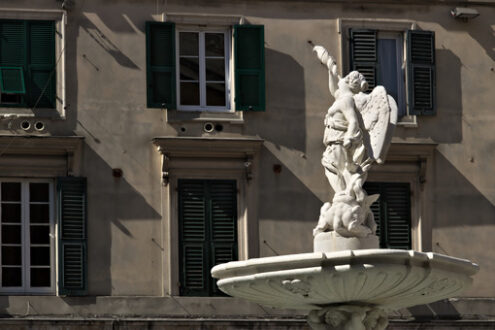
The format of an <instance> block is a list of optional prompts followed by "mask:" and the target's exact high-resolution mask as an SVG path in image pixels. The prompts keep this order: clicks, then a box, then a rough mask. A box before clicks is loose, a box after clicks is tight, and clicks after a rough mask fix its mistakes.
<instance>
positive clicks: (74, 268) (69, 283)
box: [57, 177, 88, 296]
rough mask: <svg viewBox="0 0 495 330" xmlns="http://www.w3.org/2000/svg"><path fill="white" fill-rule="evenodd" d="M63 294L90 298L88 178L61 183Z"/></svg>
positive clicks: (65, 180) (60, 245) (60, 224)
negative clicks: (88, 277) (88, 281)
mask: <svg viewBox="0 0 495 330" xmlns="http://www.w3.org/2000/svg"><path fill="white" fill-rule="evenodd" d="M57 193H58V210H59V212H58V216H59V218H58V220H59V222H58V228H59V233H58V238H59V254H58V258H59V260H58V261H59V279H58V285H59V289H58V290H59V294H60V295H67V296H83V295H86V294H87V291H88V289H87V287H88V284H87V229H86V226H87V224H86V222H87V220H86V217H87V215H86V212H87V196H86V178H76V177H61V178H58V179H57Z"/></svg>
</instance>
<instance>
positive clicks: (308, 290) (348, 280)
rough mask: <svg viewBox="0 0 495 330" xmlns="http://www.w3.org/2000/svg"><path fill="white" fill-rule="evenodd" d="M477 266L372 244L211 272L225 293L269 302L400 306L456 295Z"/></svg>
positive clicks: (238, 263)
mask: <svg viewBox="0 0 495 330" xmlns="http://www.w3.org/2000/svg"><path fill="white" fill-rule="evenodd" d="M478 268H479V267H478V265H476V264H474V263H472V262H471V261H469V260H465V259H459V258H453V257H449V256H445V255H441V254H437V253H432V252H428V253H423V252H416V251H412V250H410V251H406V250H392V249H368V250H347V251H339V252H332V253H319V252H317V253H302V254H294V255H285V256H277V257H267V258H257V259H250V260H245V261H234V262H229V263H226V264H221V265H217V266H215V267H213V269H212V270H211V273H212V276H213V277H215V278H217V279H219V280H218V282H217V284H218V287H219V288H220V289H221V290H222V291H224V292H225V293H227V294H229V295H231V296H235V297H239V298H244V299H247V300H250V301H253V302H256V303H259V304H262V305H266V306H272V307H279V308H280V307H282V308H296V309H309V310H311V309H319V308H321V307H322V306H328V305H333V304H360V305H367V306H380V307H381V308H387V309H389V308H390V309H396V308H402V307H409V306H414V305H418V304H425V303H431V302H434V301H437V300H440V299H445V298H448V297H452V296H456V295H458V294H459V293H460V292H462V290H464V289H465V288H466V287H468V286H470V285H471V282H472V278H471V275H474V274H475V273H476V272H477V271H478Z"/></svg>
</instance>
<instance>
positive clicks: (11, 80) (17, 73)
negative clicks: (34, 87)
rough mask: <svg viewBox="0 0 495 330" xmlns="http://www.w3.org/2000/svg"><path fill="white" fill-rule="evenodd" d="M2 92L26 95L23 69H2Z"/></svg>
mask: <svg viewBox="0 0 495 330" xmlns="http://www.w3.org/2000/svg"><path fill="white" fill-rule="evenodd" d="M0 90H1V92H2V93H7V94H25V93H26V87H25V85H24V73H23V69H22V67H5V66H3V67H0Z"/></svg>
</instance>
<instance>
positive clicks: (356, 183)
mask: <svg viewBox="0 0 495 330" xmlns="http://www.w3.org/2000/svg"><path fill="white" fill-rule="evenodd" d="M313 50H314V51H315V52H316V54H317V57H318V59H319V60H320V61H321V62H322V63H323V64H324V65H326V66H327V68H328V75H329V89H330V93H331V94H332V96H333V97H334V98H335V101H334V103H333V104H332V106H331V107H330V108H329V109H328V112H327V114H326V116H325V122H324V123H325V132H324V137H323V143H324V145H325V146H326V149H325V151H324V153H323V157H322V160H321V162H322V165H323V167H324V168H325V175H326V177H327V179H328V182H329V183H330V186H331V187H332V189H333V191H334V197H333V200H332V202H331V203H330V202H327V203H325V204H324V205H323V207H322V208H321V210H320V218H319V221H318V225H317V226H316V228H315V229H314V230H313V235H314V236H315V237H316V235H318V234H319V233H323V232H334V233H335V234H336V235H338V236H341V237H357V238H364V237H369V236H370V235H374V234H375V231H376V223H375V221H374V219H373V214H372V212H371V210H370V205H371V204H372V203H373V202H374V201H376V200H377V199H378V197H379V196H378V195H373V196H368V195H367V194H366V192H365V191H364V189H363V183H364V182H365V181H366V177H367V173H368V170H369V168H370V166H371V164H373V162H375V161H376V162H378V163H382V162H383V160H384V158H385V154H386V151H387V148H388V145H389V144H390V140H391V137H392V134H393V129H394V127H395V124H396V123H397V105H396V103H395V101H394V99H393V98H392V97H391V96H389V95H387V92H386V90H385V88H384V87H383V86H377V87H375V88H374V89H373V91H372V92H371V93H369V94H365V93H364V92H365V91H366V90H367V89H368V84H367V82H366V79H365V78H364V76H363V75H362V74H360V73H359V72H357V71H352V72H351V73H349V74H348V75H347V76H345V77H343V78H342V77H340V76H339V75H338V73H337V64H336V62H335V60H334V59H333V58H332V57H331V56H330V55H329V54H328V52H327V50H326V49H325V48H323V47H322V46H315V47H314V48H313Z"/></svg>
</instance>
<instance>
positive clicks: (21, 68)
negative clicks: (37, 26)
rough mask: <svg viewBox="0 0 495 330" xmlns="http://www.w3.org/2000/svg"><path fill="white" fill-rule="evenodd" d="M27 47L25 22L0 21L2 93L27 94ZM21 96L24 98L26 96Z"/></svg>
mask: <svg viewBox="0 0 495 330" xmlns="http://www.w3.org/2000/svg"><path fill="white" fill-rule="evenodd" d="M26 47H27V45H26V25H25V24H24V22H23V21H17V20H2V21H0V67H1V86H0V87H1V92H2V93H7V94H9V93H12V94H21V95H24V94H25V92H26V91H25V87H26V84H25V73H26V71H25V70H26V60H27V59H26ZM21 98H22V99H23V100H24V96H21ZM9 106H11V105H9ZM14 106H15V105H14Z"/></svg>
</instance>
